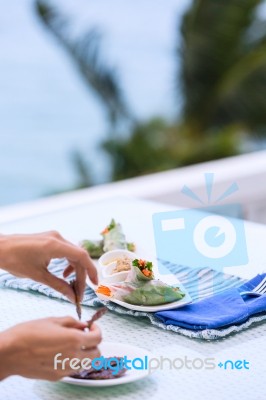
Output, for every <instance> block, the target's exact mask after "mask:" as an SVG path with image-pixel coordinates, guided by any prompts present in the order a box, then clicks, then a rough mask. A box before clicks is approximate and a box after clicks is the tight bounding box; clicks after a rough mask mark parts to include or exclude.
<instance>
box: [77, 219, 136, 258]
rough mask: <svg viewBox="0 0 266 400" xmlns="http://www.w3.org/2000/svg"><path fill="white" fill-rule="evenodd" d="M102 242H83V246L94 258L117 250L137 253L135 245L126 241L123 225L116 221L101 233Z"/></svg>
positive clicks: (112, 221)
mask: <svg viewBox="0 0 266 400" xmlns="http://www.w3.org/2000/svg"><path fill="white" fill-rule="evenodd" d="M101 235H102V239H101V240H83V241H82V242H81V246H82V247H83V248H84V249H85V250H87V251H88V253H89V254H90V256H91V257H92V258H99V257H101V256H102V255H103V254H104V253H105V252H107V251H110V250H115V249H126V250H129V251H135V244H134V243H128V242H127V241H126V237H125V234H124V233H123V230H122V225H121V224H119V223H117V222H116V221H115V220H114V219H112V220H111V222H110V224H109V225H107V226H106V227H105V228H104V229H103V230H102V232H101Z"/></svg>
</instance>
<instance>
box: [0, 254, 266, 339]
mask: <svg viewBox="0 0 266 400" xmlns="http://www.w3.org/2000/svg"><path fill="white" fill-rule="evenodd" d="M160 262H161V263H162V264H163V265H164V266H165V267H166V268H167V269H169V271H170V272H171V273H172V274H173V275H175V276H176V277H177V278H178V279H179V280H180V281H181V282H182V284H183V285H184V286H185V287H186V289H187V290H188V292H189V293H190V295H191V297H192V299H193V300H197V299H199V298H204V297H207V296H211V295H212V294H214V293H220V292H222V291H224V290H226V289H229V288H232V287H238V286H240V285H241V284H242V283H244V280H242V279H240V278H238V277H233V276H231V275H228V274H224V273H222V272H218V271H214V270H212V269H210V268H200V269H196V268H190V267H186V266H180V265H174V264H171V263H169V262H166V261H160ZM66 266H67V261H66V260H64V259H60V260H59V259H56V260H52V262H51V264H50V265H49V270H50V272H52V273H53V274H55V275H56V276H58V277H62V272H63V270H64V268H65V267H66ZM0 285H1V286H2V287H6V288H11V289H18V290H26V291H33V292H38V293H42V294H44V295H46V296H49V297H53V298H57V299H62V300H66V301H68V300H67V299H66V298H65V297H64V296H63V295H62V294H60V293H58V292H56V291H55V290H53V289H51V288H49V287H47V286H45V285H43V284H41V283H36V282H34V281H32V280H30V279H22V278H17V277H14V276H13V275H11V274H9V273H6V272H2V273H1V274H0ZM82 304H83V305H84V306H99V305H101V304H102V302H101V301H100V300H99V299H98V298H97V296H96V295H95V293H94V291H93V290H92V289H91V288H90V287H87V288H86V291H85V295H84V299H83V302H82ZM106 306H107V307H108V308H109V309H110V310H112V311H114V312H116V313H118V314H123V315H124V314H125V315H131V316H134V317H147V318H148V319H149V320H150V322H151V323H152V324H153V325H156V326H158V327H159V328H161V329H164V330H171V331H174V332H177V333H179V334H182V335H184V336H188V337H190V338H197V339H208V340H211V339H218V338H221V337H225V336H227V335H229V334H231V333H235V332H239V331H241V330H243V329H245V328H247V327H249V326H250V325H251V324H253V323H254V322H259V321H263V320H264V319H266V315H262V316H259V317H253V318H250V320H249V321H247V322H246V323H244V324H242V325H239V326H231V327H229V328H226V329H220V330H214V329H210V330H205V331H191V330H188V329H183V328H180V327H177V326H172V325H165V324H163V323H162V322H161V321H159V319H158V318H157V317H155V316H154V314H153V313H146V312H139V311H132V310H128V309H125V308H124V307H121V306H118V305H116V304H114V303H112V302H108V303H107V304H106Z"/></svg>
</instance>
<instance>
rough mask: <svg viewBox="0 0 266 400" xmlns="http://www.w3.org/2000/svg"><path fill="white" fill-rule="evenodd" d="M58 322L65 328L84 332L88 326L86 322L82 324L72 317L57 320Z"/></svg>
mask: <svg viewBox="0 0 266 400" xmlns="http://www.w3.org/2000/svg"><path fill="white" fill-rule="evenodd" d="M56 322H57V323H58V324H59V325H61V326H64V327H65V328H75V329H81V330H84V329H85V328H86V326H87V324H86V322H81V321H78V320H76V319H75V318H72V317H62V318H57V319H56Z"/></svg>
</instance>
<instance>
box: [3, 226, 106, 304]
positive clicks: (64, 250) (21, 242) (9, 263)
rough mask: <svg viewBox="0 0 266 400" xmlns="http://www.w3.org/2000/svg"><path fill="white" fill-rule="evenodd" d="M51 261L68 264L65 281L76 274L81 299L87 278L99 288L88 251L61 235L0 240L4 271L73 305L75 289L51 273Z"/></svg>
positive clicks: (12, 237)
mask: <svg viewBox="0 0 266 400" xmlns="http://www.w3.org/2000/svg"><path fill="white" fill-rule="evenodd" d="M52 258H66V259H67V260H68V262H69V265H68V266H67V267H66V269H65V271H64V274H63V276H64V278H66V277H67V276H69V275H70V274H71V273H72V272H74V271H75V273H76V283H75V290H76V292H77V295H78V297H79V299H81V300H82V298H83V293H84V289H85V285H86V276H87V274H88V275H89V277H90V279H91V281H92V282H93V283H95V284H97V281H98V279H97V271H96V268H95V266H94V264H93V262H92V260H91V258H90V257H89V255H88V253H87V251H86V250H84V249H82V248H81V247H78V246H75V245H73V244H72V243H70V242H68V241H67V240H65V239H64V238H63V237H62V236H61V235H60V234H59V233H58V232H45V233H39V234H32V235H3V236H1V237H0V266H1V267H2V268H3V269H5V270H7V271H9V272H10V273H12V274H13V275H16V276H18V277H22V278H31V279H33V280H35V281H37V282H41V283H44V284H45V285H48V286H50V287H52V288H53V289H55V290H57V291H58V292H61V293H62V294H64V295H65V296H67V297H68V298H69V299H70V300H71V301H73V302H74V301H75V293H74V291H73V288H72V287H71V286H70V285H69V284H68V283H67V282H66V281H65V280H64V279H60V278H58V277H56V276H54V275H53V274H51V273H50V272H49V271H48V269H47V267H48V265H49V263H50V261H51V259H52Z"/></svg>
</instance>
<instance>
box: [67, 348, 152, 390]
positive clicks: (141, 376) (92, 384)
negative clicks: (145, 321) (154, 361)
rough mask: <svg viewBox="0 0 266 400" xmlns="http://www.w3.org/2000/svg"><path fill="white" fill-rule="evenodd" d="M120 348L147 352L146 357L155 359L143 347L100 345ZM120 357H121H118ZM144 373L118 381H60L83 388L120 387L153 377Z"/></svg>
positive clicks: (68, 377)
mask: <svg viewBox="0 0 266 400" xmlns="http://www.w3.org/2000/svg"><path fill="white" fill-rule="evenodd" d="M113 345H116V346H119V347H121V348H123V347H125V348H132V349H133V350H135V351H136V352H137V351H140V350H141V352H143V353H144V352H145V355H147V356H150V357H154V354H153V353H152V352H151V351H150V350H147V349H144V348H143V347H139V346H136V345H132V344H127V343H119V342H105V341H103V342H102V343H100V345H99V347H100V348H101V347H102V346H113ZM118 357H119V355H118ZM142 371H143V373H142V374H139V375H138V374H132V375H131V376H126V375H124V376H122V377H120V378H117V379H103V380H89V379H76V378H71V377H70V376H66V377H64V378H62V379H61V380H60V382H62V383H67V384H69V385H74V386H83V387H99V388H100V387H108V386H118V385H124V384H127V383H131V382H136V381H138V380H141V379H144V378H147V377H149V376H150V375H151V373H150V372H149V370H142Z"/></svg>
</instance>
